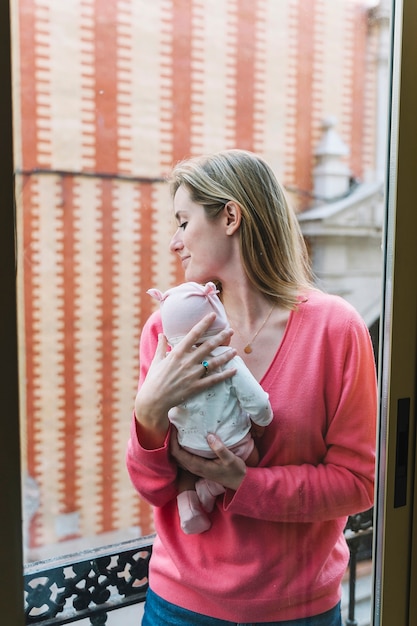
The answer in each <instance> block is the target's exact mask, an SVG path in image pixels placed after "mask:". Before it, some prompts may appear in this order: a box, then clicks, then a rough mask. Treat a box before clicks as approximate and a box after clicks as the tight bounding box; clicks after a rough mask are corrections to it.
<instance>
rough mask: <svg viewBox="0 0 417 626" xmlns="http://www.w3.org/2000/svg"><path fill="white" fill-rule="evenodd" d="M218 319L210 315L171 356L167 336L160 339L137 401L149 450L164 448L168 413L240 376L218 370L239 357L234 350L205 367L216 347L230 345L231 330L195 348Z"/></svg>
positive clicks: (142, 429)
mask: <svg viewBox="0 0 417 626" xmlns="http://www.w3.org/2000/svg"><path fill="white" fill-rule="evenodd" d="M214 319H215V313H210V314H209V315H206V316H205V317H204V318H203V319H202V320H201V321H200V322H198V324H196V325H195V326H194V327H193V328H192V329H191V330H190V332H189V333H188V334H187V335H186V336H185V337H184V338H183V339H182V340H181V341H180V342H179V343H178V345H176V346H175V347H174V348H173V349H172V350H171V351H170V352H168V353H167V348H168V345H167V340H166V338H165V337H164V336H163V335H160V336H159V337H158V345H157V348H156V352H155V356H154V358H153V360H152V363H151V365H150V368H149V370H148V373H147V375H146V378H145V380H144V381H143V383H142V385H141V387H140V389H139V391H138V394H137V396H136V400H135V414H136V419H137V421H138V423H139V424H140V426H141V432H142V434H143V438H144V439H145V440H146V441H145V443H143V445H145V447H152V448H154V447H158V446H159V445H162V443H163V441H164V438H165V436H166V433H167V430H168V426H169V422H168V417H167V414H168V411H169V409H170V408H172V407H173V406H176V405H178V404H181V403H182V402H184V400H186V399H187V398H189V397H190V396H192V395H194V394H196V393H199V392H201V391H203V390H204V389H207V388H209V387H211V386H212V385H214V384H216V383H218V382H220V381H222V380H226V379H227V378H230V377H231V376H233V375H234V374H235V373H236V369H234V368H231V369H227V370H225V371H222V372H216V371H215V370H216V369H217V368H218V367H219V366H221V365H224V364H225V363H227V362H228V361H230V359H232V358H233V357H234V356H235V354H236V351H235V350H233V349H232V348H231V349H230V350H227V351H225V352H224V353H222V354H221V355H219V356H216V357H210V359H209V361H208V365H207V367H204V366H203V365H202V361H203V360H204V359H205V358H206V356H207V354H209V353H210V352H211V351H212V350H213V349H214V348H217V347H218V346H220V345H223V344H226V345H227V343H228V342H229V340H230V336H231V334H232V332H233V331H231V330H230V329H227V330H223V331H221V332H220V333H218V334H217V335H214V336H213V337H210V339H207V340H206V341H204V342H203V343H202V344H201V345H199V346H198V347H197V348H195V347H194V346H195V344H198V343H199V340H200V338H201V337H202V335H203V334H204V333H205V332H206V330H207V329H208V328H209V327H210V325H211V324H212V322H213V321H214Z"/></svg>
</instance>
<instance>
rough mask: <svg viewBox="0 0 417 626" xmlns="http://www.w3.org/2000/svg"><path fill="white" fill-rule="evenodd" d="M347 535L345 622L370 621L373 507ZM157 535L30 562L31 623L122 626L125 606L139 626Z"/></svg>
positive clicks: (351, 625)
mask: <svg viewBox="0 0 417 626" xmlns="http://www.w3.org/2000/svg"><path fill="white" fill-rule="evenodd" d="M345 536H346V540H347V542H348V545H349V549H350V564H349V568H348V571H347V573H346V577H345V579H344V582H343V601H342V610H343V620H344V621H343V623H344V624H345V625H346V626H369V624H370V601H371V578H372V571H371V569H372V568H371V564H370V557H371V542H372V510H370V511H366V512H365V513H362V514H359V515H355V516H352V517H350V518H349V521H348V524H347V526H346V529H345ZM152 540H153V537H152V536H148V537H142V538H141V539H140V540H132V541H127V542H123V543H119V544H117V545H114V546H106V547H102V548H98V549H96V550H88V551H84V552H79V553H77V554H73V555H70V556H68V557H63V558H60V559H49V560H46V561H38V562H37V563H31V564H30V565H28V566H26V568H25V572H24V587H25V615H26V624H27V625H33V626H59V625H61V624H70V623H73V622H78V623H79V625H80V626H117V624H120V617H121V613H120V611H122V612H123V613H122V615H123V624H124V626H130V624H132V626H133V625H135V626H136V625H137V623H138V619H139V615H140V611H141V608H140V606H139V607H138V606H137V605H138V604H139V603H142V602H143V601H144V599H145V594H146V589H147V586H148V564H149V559H150V556H151V553H152ZM116 610H117V616H116V614H115V611H116ZM115 620H116V621H115Z"/></svg>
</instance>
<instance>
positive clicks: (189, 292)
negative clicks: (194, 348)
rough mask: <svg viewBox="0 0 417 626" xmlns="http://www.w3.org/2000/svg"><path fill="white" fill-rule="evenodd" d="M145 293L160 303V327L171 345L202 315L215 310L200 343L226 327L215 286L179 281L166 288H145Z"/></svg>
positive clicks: (227, 323)
mask: <svg viewBox="0 0 417 626" xmlns="http://www.w3.org/2000/svg"><path fill="white" fill-rule="evenodd" d="M147 293H148V294H149V295H150V296H152V297H153V298H155V299H156V300H158V301H159V302H160V306H161V317H162V327H163V329H164V334H165V336H166V338H167V339H168V343H169V344H170V345H171V346H174V345H175V344H177V343H178V342H179V341H180V340H181V339H182V338H183V337H184V336H185V335H186V334H187V333H188V332H189V330H191V328H192V327H193V326H194V325H195V324H197V322H199V321H200V320H201V319H202V318H203V317H204V316H205V315H207V314H208V313H212V312H213V311H214V312H215V313H216V319H215V320H214V322H213V323H212V325H211V326H210V328H209V329H208V330H207V331H206V333H205V334H204V336H203V337H201V340H200V341H201V342H202V341H205V340H206V339H207V338H208V337H211V336H212V335H216V334H217V333H218V332H220V331H221V330H224V329H225V328H228V327H229V322H228V320H227V317H226V311H225V310H224V307H223V304H222V303H221V301H220V299H219V297H218V295H217V294H218V290H217V288H216V285H215V284H214V283H212V282H208V283H206V284H205V285H200V284H198V283H194V282H188V283H182V284H181V285H178V286H177V287H172V288H171V289H168V290H167V291H166V292H165V293H162V292H161V291H159V289H149V290H148V291H147Z"/></svg>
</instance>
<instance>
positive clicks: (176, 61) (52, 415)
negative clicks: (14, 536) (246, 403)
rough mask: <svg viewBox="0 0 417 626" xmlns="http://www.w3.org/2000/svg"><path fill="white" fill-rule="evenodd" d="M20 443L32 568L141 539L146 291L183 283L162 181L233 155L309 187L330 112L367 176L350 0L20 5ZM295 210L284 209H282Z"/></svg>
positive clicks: (145, 525)
mask: <svg viewBox="0 0 417 626" xmlns="http://www.w3.org/2000/svg"><path fill="white" fill-rule="evenodd" d="M16 4H17V6H18V11H17V24H16V28H15V32H16V33H17V34H18V36H17V37H15V40H14V47H15V48H14V50H15V66H14V76H15V103H16V104H15V117H16V138H15V141H16V171H17V191H18V192H17V201H18V227H19V242H18V243H19V294H20V308H21V311H22V314H21V317H20V321H19V331H20V349H21V396H22V424H23V426H22V441H23V442H24V447H25V449H24V451H23V456H24V463H25V471H27V472H28V473H29V474H30V475H31V476H32V477H33V478H35V480H36V481H37V484H38V486H39V489H40V498H41V499H40V506H39V509H38V511H37V514H36V516H35V517H34V519H33V521H32V524H31V532H30V543H31V550H32V555H36V551H37V550H38V551H39V550H40V549H41V548H42V547H43V546H45V545H49V544H54V543H63V544H65V541H67V540H69V539H74V538H84V539H85V540H86V541H87V542H88V538H89V537H91V536H93V535H96V534H100V533H105V534H106V535H105V536H106V537H111V536H112V533H119V534H118V535H117V536H120V533H123V532H126V533H131V532H133V533H134V534H140V533H142V534H148V533H150V532H152V530H153V525H152V516H151V512H150V509H149V507H148V506H147V505H146V504H145V503H143V502H141V501H140V499H139V498H138V497H137V496H136V494H135V493H134V492H133V489H132V487H131V485H130V482H129V480H128V477H127V474H126V470H125V466H124V451H125V446H126V441H127V438H128V433H129V424H130V417H131V412H132V406H133V400H134V395H135V390H136V384H137V375H138V360H137V355H138V341H139V335H140V330H141V328H142V325H143V323H144V321H145V319H146V318H147V317H148V315H149V314H150V312H151V310H152V306H153V305H152V304H151V302H150V298H149V297H148V296H146V293H145V292H146V289H148V288H149V287H151V286H158V287H160V288H161V289H164V288H166V287H168V286H169V285H171V284H173V283H174V282H178V281H180V280H181V278H182V276H181V271H180V267H179V266H178V265H177V263H176V261H175V259H174V258H173V257H172V256H171V255H170V254H169V251H168V244H169V240H170V237H171V234H172V229H173V224H172V218H171V212H170V206H171V205H170V198H169V193H168V190H167V188H166V185H165V184H164V182H163V178H164V176H165V175H166V174H167V172H168V171H169V169H170V168H171V166H172V164H173V163H175V162H176V161H178V160H179V159H182V158H184V157H187V156H189V155H193V154H201V153H204V152H209V151H214V150H220V149H224V148H232V147H240V148H246V149H249V150H254V151H256V152H258V153H260V154H261V155H263V156H264V157H265V158H266V159H267V160H268V162H269V163H270V164H271V165H272V167H273V168H274V170H275V171H276V173H277V175H278V177H279V178H280V179H281V180H282V182H283V183H284V184H286V185H288V186H291V187H295V188H297V189H299V190H301V191H302V192H306V191H307V192H308V191H311V189H312V177H311V171H312V166H313V164H314V160H313V153H314V147H315V145H316V143H317V141H318V139H319V136H320V126H321V121H322V119H323V117H325V116H328V115H334V116H336V117H337V118H338V120H339V125H338V131H339V132H340V134H341V135H342V138H343V139H344V141H345V142H346V143H347V144H348V145H349V146H350V150H351V152H350V167H351V168H352V170H353V172H354V173H355V175H356V176H359V177H362V176H364V175H365V174H366V173H367V172H368V173H369V172H371V173H372V168H373V165H374V156H373V153H372V146H373V144H374V128H373V125H372V120H373V119H374V107H375V100H374V97H375V76H374V70H375V68H374V58H373V56H372V51H374V50H375V32H374V31H372V29H371V28H370V27H369V25H368V24H367V17H366V12H365V11H364V8H363V6H362V4H361V3H360V2H359V1H357V2H354V1H352V0H339V1H338V2H334V0H311V1H310V2H302V1H301V0H280V2H277V1H276V0H216V1H215V2H208V1H207V0H153V2H148V1H147V0H125V1H124V2H108V1H107V0H71V1H70V2H56V1H54V0H18V1H17V3H16ZM305 197H306V196H305V195H303V194H298V195H297V194H295V195H294V201H295V202H296V204H297V208H299V209H300V208H304V206H305V201H304V200H303V199H304V198H305Z"/></svg>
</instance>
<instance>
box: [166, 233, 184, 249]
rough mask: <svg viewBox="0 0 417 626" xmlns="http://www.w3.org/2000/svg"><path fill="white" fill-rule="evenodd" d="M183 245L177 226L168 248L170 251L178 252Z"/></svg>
mask: <svg viewBox="0 0 417 626" xmlns="http://www.w3.org/2000/svg"><path fill="white" fill-rule="evenodd" d="M183 247H184V244H183V242H182V237H181V230H180V229H179V228H177V230H176V231H175V234H174V235H173V237H172V239H171V241H170V243H169V249H170V251H171V252H179V250H181V249H182V248H183Z"/></svg>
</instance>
